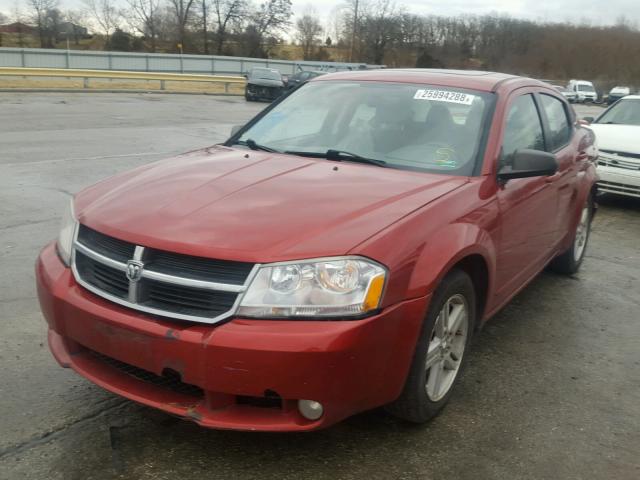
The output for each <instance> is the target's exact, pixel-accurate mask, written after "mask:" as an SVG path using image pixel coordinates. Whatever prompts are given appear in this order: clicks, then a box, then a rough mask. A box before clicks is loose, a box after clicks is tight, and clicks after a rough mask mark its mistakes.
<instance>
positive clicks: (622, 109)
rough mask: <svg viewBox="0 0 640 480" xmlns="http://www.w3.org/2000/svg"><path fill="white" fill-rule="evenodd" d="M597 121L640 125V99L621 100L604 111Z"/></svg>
mask: <svg viewBox="0 0 640 480" xmlns="http://www.w3.org/2000/svg"><path fill="white" fill-rule="evenodd" d="M596 123H611V124H616V125H637V126H640V100H620V101H619V102H618V103H616V104H615V105H613V106H612V107H611V108H610V109H609V110H607V111H606V112H604V113H603V114H602V116H601V117H600V118H599V119H598V120H597V121H596Z"/></svg>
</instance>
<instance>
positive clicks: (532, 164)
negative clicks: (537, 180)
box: [498, 150, 558, 182]
mask: <svg viewBox="0 0 640 480" xmlns="http://www.w3.org/2000/svg"><path fill="white" fill-rule="evenodd" d="M557 171H558V161H557V160H556V156H555V155H554V154H553V153H548V152H542V151H540V150H516V152H515V153H514V154H513V155H512V161H511V162H510V164H509V165H504V166H503V167H502V168H500V170H499V171H498V179H499V180H502V181H505V182H506V181H507V180H511V179H513V178H529V177H546V176H549V175H553V174H554V173H556V172H557Z"/></svg>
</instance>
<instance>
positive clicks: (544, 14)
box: [0, 0, 640, 25]
mask: <svg viewBox="0 0 640 480" xmlns="http://www.w3.org/2000/svg"><path fill="white" fill-rule="evenodd" d="M59 1H60V6H61V7H62V8H63V9H64V8H79V7H81V6H82V2H81V0H59ZM116 1H118V2H119V3H121V4H122V5H124V4H125V0H116ZM255 1H256V2H259V1H260V0H255ZM26 2H27V0H0V11H2V12H4V13H5V14H11V12H12V11H13V9H14V5H16V4H18V5H26ZM292 3H293V9H294V12H295V13H296V14H299V13H301V12H303V11H304V10H305V8H306V7H307V6H308V5H309V4H313V8H315V9H316V11H317V12H318V13H319V14H320V16H322V17H323V19H326V18H327V17H329V15H330V13H331V11H332V9H333V8H334V7H336V6H339V5H340V4H341V0H313V2H309V0H292ZM397 4H398V5H402V6H404V7H405V8H406V9H407V10H408V11H410V12H412V13H422V14H435V15H459V14H474V15H482V14H486V13H500V14H506V15H509V16H512V17H516V18H525V19H530V20H538V21H544V22H565V21H570V22H574V23H588V24H591V25H607V24H613V23H615V22H616V20H617V19H618V18H619V17H620V16H622V15H624V16H625V17H626V18H627V19H628V20H629V21H632V22H634V23H635V24H636V25H638V24H640V0H444V1H443V0H398V1H397Z"/></svg>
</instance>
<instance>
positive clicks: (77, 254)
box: [72, 225, 257, 323]
mask: <svg viewBox="0 0 640 480" xmlns="http://www.w3.org/2000/svg"><path fill="white" fill-rule="evenodd" d="M72 268H73V273H74V276H75V278H76V280H77V281H78V283H80V284H81V285H82V286H84V287H85V288H86V289H88V290H90V291H91V292H93V293H95V294H97V295H100V296H101V297H104V298H106V299H108V300H111V301H113V302H116V303H118V304H121V305H124V306H127V307H129V308H133V309H135V310H141V311H144V312H147V313H151V314H154V315H161V316H165V317H170V318H175V319H180V320H190V321H197V322H204V323H216V322H218V321H220V320H222V319H224V318H227V317H229V316H230V315H232V314H233V313H234V312H235V310H236V308H237V306H238V304H239V301H240V297H241V296H242V293H243V292H244V291H245V290H246V286H247V285H248V283H249V281H250V280H251V278H252V276H253V273H254V272H255V271H256V269H257V265H255V264H252V263H246V262H234V261H228V260H215V259H209V258H204V257H194V256H191V255H182V254H177V253H172V252H165V251H161V250H156V249H152V248H146V247H143V246H141V245H134V244H132V243H128V242H125V241H123V240H119V239H116V238H113V237H109V236H107V235H104V234H102V233H99V232H97V231H95V230H92V229H90V228H88V227H87V226H85V225H80V227H79V228H78V232H77V234H76V239H75V242H74V250H73V264H72Z"/></svg>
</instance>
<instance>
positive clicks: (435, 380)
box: [425, 294, 469, 402]
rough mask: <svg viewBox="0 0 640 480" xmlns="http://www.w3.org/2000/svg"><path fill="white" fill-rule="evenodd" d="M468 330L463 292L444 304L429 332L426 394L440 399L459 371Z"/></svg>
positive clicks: (447, 390) (467, 311) (434, 400)
mask: <svg viewBox="0 0 640 480" xmlns="http://www.w3.org/2000/svg"><path fill="white" fill-rule="evenodd" d="M468 333H469V307H468V304H467V300H466V299H465V297H464V296H462V295H460V294H456V295H453V296H451V297H450V298H449V299H448V300H447V301H446V302H445V303H444V305H443V307H442V309H441V310H440V313H439V314H438V317H437V318H436V321H435V324H434V326H433V331H432V332H431V337H430V341H429V347H428V349H427V360H426V367H427V369H426V372H427V375H426V384H425V388H426V390H427V396H428V397H429V400H431V401H432V402H437V401H439V400H441V399H442V398H443V397H444V396H445V395H446V394H447V393H448V392H449V390H450V389H451V386H452V385H453V382H454V381H455V379H456V376H457V375H458V371H459V370H460V365H461V363H462V356H463V355H464V351H465V348H466V345H467V335H468Z"/></svg>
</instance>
